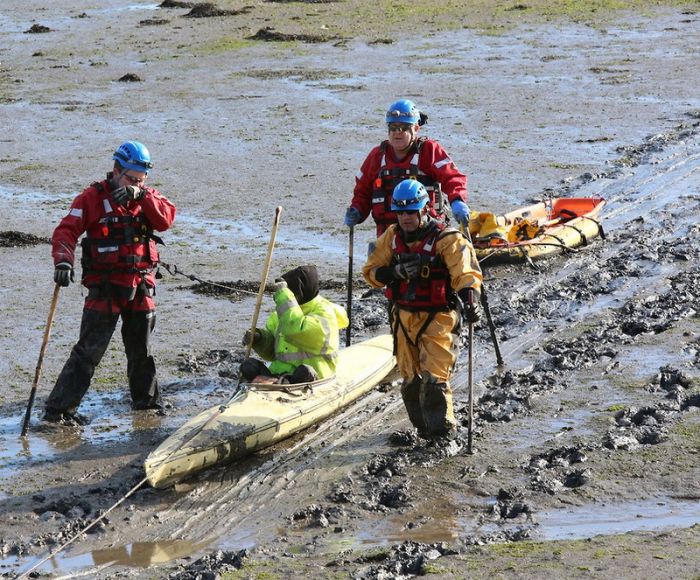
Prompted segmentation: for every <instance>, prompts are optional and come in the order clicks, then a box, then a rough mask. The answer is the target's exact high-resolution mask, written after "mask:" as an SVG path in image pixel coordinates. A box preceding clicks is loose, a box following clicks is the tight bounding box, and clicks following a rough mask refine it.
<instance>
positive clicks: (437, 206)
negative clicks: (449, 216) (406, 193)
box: [372, 137, 446, 234]
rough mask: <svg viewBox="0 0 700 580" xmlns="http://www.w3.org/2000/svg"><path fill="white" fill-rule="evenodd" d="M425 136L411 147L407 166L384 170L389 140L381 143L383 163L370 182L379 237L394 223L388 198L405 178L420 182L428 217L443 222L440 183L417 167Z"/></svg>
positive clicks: (444, 214)
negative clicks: (427, 208) (425, 197)
mask: <svg viewBox="0 0 700 580" xmlns="http://www.w3.org/2000/svg"><path fill="white" fill-rule="evenodd" d="M426 140H427V137H420V138H419V139H417V140H416V142H415V143H414V144H413V146H412V149H413V156H412V157H411V160H410V163H409V165H408V167H392V168H389V167H387V163H386V150H387V147H388V146H389V141H383V142H382V143H381V145H380V150H381V153H382V160H381V163H380V166H379V171H378V173H377V177H376V179H375V180H374V182H373V183H372V217H373V218H374V221H375V222H376V224H377V227H378V229H379V230H381V231H380V232H379V234H381V233H383V232H384V230H386V228H388V227H389V226H390V225H391V224H393V223H396V213H394V212H393V211H391V196H392V193H393V191H394V187H396V185H397V184H398V183H400V182H401V181H403V180H404V179H416V180H418V181H420V182H421V183H422V184H423V185H424V186H425V189H426V190H427V191H428V195H429V196H430V201H429V202H428V205H429V206H430V211H429V214H430V215H431V217H434V218H436V219H440V220H441V221H445V220H446V210H445V205H446V204H445V202H444V199H443V194H442V190H441V189H440V182H438V181H436V180H434V179H433V178H432V177H430V176H428V175H426V174H425V173H424V172H423V171H422V170H421V169H420V168H419V166H418V163H419V160H420V152H421V149H422V147H423V143H425V141H426Z"/></svg>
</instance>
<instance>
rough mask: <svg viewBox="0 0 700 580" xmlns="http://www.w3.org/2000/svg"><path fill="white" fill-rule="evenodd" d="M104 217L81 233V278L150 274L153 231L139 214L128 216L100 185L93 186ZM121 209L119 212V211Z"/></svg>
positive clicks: (154, 260) (153, 260) (155, 258)
mask: <svg viewBox="0 0 700 580" xmlns="http://www.w3.org/2000/svg"><path fill="white" fill-rule="evenodd" d="M92 187H94V188H95V189H96V191H97V193H98V194H99V202H100V203H101V204H102V207H103V209H104V215H103V216H102V217H101V218H100V219H99V220H98V222H97V224H96V225H95V226H93V227H90V228H89V229H88V230H87V231H86V232H85V237H84V238H83V240H82V242H81V247H82V257H81V267H82V270H83V278H85V277H87V276H90V275H95V274H97V275H100V276H101V277H102V276H104V275H107V274H110V273H114V272H119V273H141V274H147V273H148V272H151V271H152V270H153V269H154V268H155V266H156V265H157V264H158V259H159V256H158V250H157V248H156V241H155V239H156V238H157V236H155V235H154V234H153V230H152V229H151V228H150V226H149V225H148V222H147V221H146V219H145V218H144V216H143V213H141V212H140V213H137V214H135V215H134V214H131V213H128V212H127V210H125V209H124V208H122V206H116V207H115V204H114V202H113V201H112V198H111V196H110V194H109V193H108V191H109V189H108V187H107V186H106V184H104V183H93V184H92ZM120 210H123V211H120Z"/></svg>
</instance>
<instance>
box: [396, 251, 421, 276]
mask: <svg viewBox="0 0 700 580" xmlns="http://www.w3.org/2000/svg"><path fill="white" fill-rule="evenodd" d="M420 267H421V259H420V256H419V255H418V254H408V255H404V256H402V257H401V262H399V263H398V264H396V266H394V275H395V276H396V277H397V278H401V279H403V280H410V279H411V278H417V277H418V274H420Z"/></svg>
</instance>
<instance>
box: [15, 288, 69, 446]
mask: <svg viewBox="0 0 700 580" xmlns="http://www.w3.org/2000/svg"><path fill="white" fill-rule="evenodd" d="M60 289H61V286H60V285H59V284H56V285H55V286H54V289H53V298H52V299H51V307H50V308H49V317H48V320H47V321H46V328H45V329H44V340H43V342H42V343H41V349H40V351H39V361H38V362H37V363H36V370H35V371H34V383H33V384H32V390H31V392H30V393H29V402H28V403H27V412H26V413H25V414H24V422H23V423H22V434H21V436H22V437H25V436H26V435H27V429H28V428H29V419H30V417H31V416H32V406H33V405H34V397H35V396H36V388H37V385H38V384H39V377H40V376H41V367H42V365H43V364H44V354H45V353H46V345H47V344H48V343H49V336H51V324H52V323H53V316H54V314H55V313H56V304H57V303H58V291H59V290H60Z"/></svg>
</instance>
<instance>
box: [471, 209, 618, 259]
mask: <svg viewBox="0 0 700 580" xmlns="http://www.w3.org/2000/svg"><path fill="white" fill-rule="evenodd" d="M604 205H605V200H604V199H603V198H600V197H559V198H554V199H551V200H547V201H546V202H545V201H542V202H540V203H536V204H533V205H529V206H526V207H523V208H520V209H517V210H515V211H512V212H510V213H507V214H505V215H494V214H490V213H478V212H472V214H471V215H470V220H469V230H470V233H471V236H472V240H473V243H474V250H475V251H476V255H477V258H479V261H480V262H481V263H482V264H484V265H488V264H491V263H496V262H519V261H528V262H530V261H532V260H536V259H538V258H543V257H547V256H552V255H555V254H560V253H562V252H565V251H569V250H571V249H573V248H576V247H578V246H585V245H586V244H588V242H589V241H590V240H592V239H594V238H597V237H598V236H601V237H602V238H605V234H604V232H603V227H602V226H601V224H600V218H599V215H600V212H601V210H602V209H603V206H604Z"/></svg>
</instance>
